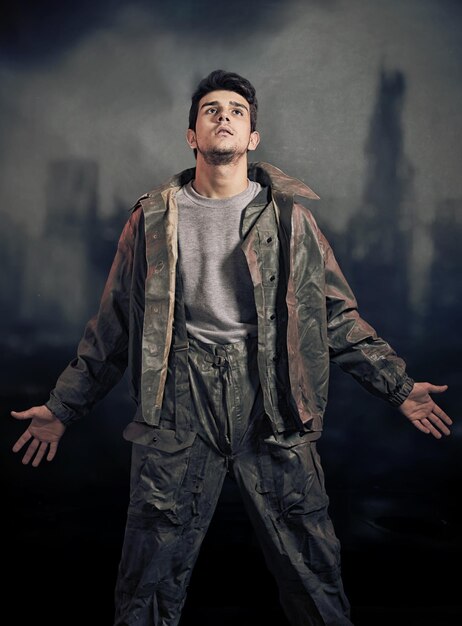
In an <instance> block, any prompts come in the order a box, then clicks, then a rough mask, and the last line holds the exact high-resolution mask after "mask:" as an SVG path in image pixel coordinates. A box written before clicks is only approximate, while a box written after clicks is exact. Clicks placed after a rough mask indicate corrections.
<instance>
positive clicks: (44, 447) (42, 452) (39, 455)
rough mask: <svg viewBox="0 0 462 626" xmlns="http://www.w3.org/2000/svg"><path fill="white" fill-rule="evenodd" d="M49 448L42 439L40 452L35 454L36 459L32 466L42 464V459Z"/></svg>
mask: <svg viewBox="0 0 462 626" xmlns="http://www.w3.org/2000/svg"><path fill="white" fill-rule="evenodd" d="M47 448H48V444H47V443H46V442H45V441H42V443H41V444H40V447H39V449H38V452H37V454H36V455H35V459H34V460H33V461H32V467H37V466H38V465H40V462H41V460H42V459H43V457H44V456H45V452H46V450H47Z"/></svg>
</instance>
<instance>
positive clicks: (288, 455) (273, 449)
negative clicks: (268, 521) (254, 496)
mask: <svg viewBox="0 0 462 626" xmlns="http://www.w3.org/2000/svg"><path fill="white" fill-rule="evenodd" d="M260 466H261V474H262V480H261V481H260V483H259V485H257V490H258V491H260V492H261V493H264V492H265V491H266V492H267V493H269V494H271V495H272V497H273V499H274V500H275V501H276V502H277V505H278V508H279V514H280V515H281V516H283V517H287V516H294V515H305V514H307V513H311V512H314V511H319V510H322V509H325V508H326V507H327V505H328V503H329V499H328V497H327V494H326V492H325V488H324V475H323V471H322V468H321V464H320V460H319V455H318V453H317V451H316V444H315V443H314V442H311V441H308V440H304V439H303V438H300V437H299V436H298V435H297V437H290V438H287V439H283V438H281V439H280V440H276V439H275V438H274V437H269V438H267V439H265V440H264V443H263V448H262V450H261V456H260Z"/></svg>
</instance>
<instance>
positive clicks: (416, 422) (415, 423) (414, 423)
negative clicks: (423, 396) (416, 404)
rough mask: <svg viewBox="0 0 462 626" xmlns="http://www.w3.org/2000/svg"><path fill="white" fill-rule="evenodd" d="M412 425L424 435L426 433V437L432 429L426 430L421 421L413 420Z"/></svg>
mask: <svg viewBox="0 0 462 626" xmlns="http://www.w3.org/2000/svg"><path fill="white" fill-rule="evenodd" d="M411 424H413V426H415V427H416V428H418V429H419V430H421V431H422V432H423V433H425V434H426V435H428V434H429V433H430V429H428V428H426V427H425V426H424V425H423V424H422V422H421V421H420V420H412V421H411Z"/></svg>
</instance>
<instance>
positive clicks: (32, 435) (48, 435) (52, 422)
mask: <svg viewBox="0 0 462 626" xmlns="http://www.w3.org/2000/svg"><path fill="white" fill-rule="evenodd" d="M11 415H12V416H13V417H14V418H15V419H17V420H27V419H30V420H32V421H31V423H30V424H29V426H28V428H27V429H26V431H25V432H24V433H23V434H22V435H21V437H19V439H18V440H17V442H16V443H15V444H14V446H13V452H18V451H19V450H20V449H21V448H22V447H23V446H24V445H25V444H26V443H27V442H28V441H30V443H29V446H28V448H27V450H26V453H25V455H24V457H23V459H22V462H23V463H24V464H25V465H27V463H29V461H30V460H31V459H32V457H33V456H34V454H35V458H34V460H33V461H32V465H33V467H37V466H38V465H40V462H41V461H42V459H43V457H44V456H45V453H46V451H47V450H48V454H47V457H46V458H47V461H52V460H53V459H54V457H55V454H56V451H57V449H58V444H59V440H60V439H61V437H62V436H63V435H64V431H65V430H66V427H65V426H64V424H63V423H62V422H61V420H59V419H58V418H57V417H56V416H55V415H53V413H52V412H51V411H50V409H49V408H48V407H46V406H45V405H42V406H34V407H32V408H30V409H27V411H11ZM31 440H32V441H31Z"/></svg>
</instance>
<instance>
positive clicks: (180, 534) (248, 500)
mask: <svg viewBox="0 0 462 626" xmlns="http://www.w3.org/2000/svg"><path fill="white" fill-rule="evenodd" d="M256 114H257V100H256V97H255V90H254V88H253V86H252V85H251V84H250V83H249V81H247V80H246V79H244V78H242V77H240V76H239V75H237V74H232V73H228V72H224V71H221V70H217V71H215V72H212V73H211V74H210V75H209V76H207V77H206V78H204V79H203V80H202V81H201V82H200V83H199V85H198V87H197V89H196V91H195V93H194V94H193V97H192V104H191V110H190V119H189V129H188V131H187V141H188V143H189V145H190V147H191V148H192V149H193V150H194V152H195V155H196V159H197V164H196V168H195V169H191V170H186V171H184V172H182V173H181V174H178V175H176V176H174V177H173V178H172V179H171V180H170V181H168V182H167V183H166V184H164V185H161V186H160V187H157V188H156V189H154V190H153V191H152V192H150V193H148V194H146V195H145V196H143V197H141V198H140V200H139V201H138V202H137V204H136V205H135V207H134V209H133V212H132V214H131V217H130V219H129V220H128V222H127V224H126V226H125V228H124V231H123V233H122V235H121V238H120V240H119V245H118V251H117V254H116V257H115V260H114V263H113V265H112V268H111V272H110V274H109V278H108V281H107V284H106V287H105V291H104V294H103V297H102V300H101V305H100V309H99V313H98V315H97V316H96V317H95V318H94V319H93V320H91V321H90V322H89V324H88V325H87V328H86V330H85V334H84V336H83V338H82V340H81V342H80V344H79V349H78V356H77V358H76V359H75V360H74V361H72V362H71V363H70V365H69V366H68V367H67V368H66V370H65V371H64V372H63V373H62V375H61V376H60V378H59V380H58V382H57V385H56V387H55V389H54V390H53V391H52V393H51V395H50V399H49V401H48V402H47V404H46V405H44V406H41V407H34V408H31V409H29V410H27V411H23V412H19V413H18V412H14V411H13V412H12V415H13V416H14V417H16V418H18V419H31V420H32V421H31V423H30V425H29V427H28V429H27V430H26V432H25V433H24V434H23V435H22V436H21V437H20V438H19V439H18V441H17V442H16V444H15V446H14V448H13V450H14V451H18V450H19V449H21V448H22V447H23V446H24V445H25V444H26V443H28V442H29V445H28V448H27V450H26V453H25V455H24V458H23V462H24V463H29V462H30V461H31V460H32V465H34V466H37V465H39V464H40V462H41V461H42V459H43V458H44V456H45V455H46V458H47V459H48V460H52V459H53V458H54V456H55V454H56V450H57V447H58V444H59V441H60V439H61V437H62V435H63V434H64V431H65V429H66V426H67V425H68V424H69V423H71V422H72V421H74V420H75V419H77V418H79V417H81V416H83V415H84V414H86V413H88V412H89V411H90V410H91V408H92V407H93V405H94V404H95V402H97V401H98V400H99V399H100V398H101V397H103V396H104V395H105V394H106V393H107V392H108V391H109V390H110V389H111V388H112V386H113V385H114V384H115V383H116V382H117V381H118V380H120V377H121V376H122V374H123V372H124V370H125V368H126V367H127V365H129V367H130V373H131V393H132V396H133V398H134V400H135V402H136V405H137V410H136V414H135V418H134V421H133V422H132V423H130V424H129V425H128V427H127V428H126V429H125V431H124V435H125V437H126V439H128V440H129V441H132V442H133V448H132V450H133V452H132V468H131V493H130V504H129V509H128V518H127V526H126V533H125V539H124V545H123V551H122V557H121V562H120V566H119V577H118V581H117V586H116V587H117V588H116V617H115V624H116V625H117V626H122V625H131V624H135V623H136V624H138V625H140V626H142V625H143V626H154V625H155V626H174V625H176V624H178V621H179V619H180V614H181V609H182V607H183V604H184V601H185V596H186V589H187V585H188V583H189V580H190V576H191V572H192V569H193V566H194V563H195V560H196V558H197V555H198V552H199V548H200V545H201V542H202V539H203V537H204V534H205V532H206V530H207V527H208V524H209V522H210V520H211V517H212V514H213V511H214V509H215V506H216V503H217V500H218V497H219V494H220V490H221V487H222V484H223V480H224V478H225V475H226V473H227V472H229V474H230V475H231V476H232V477H233V478H234V480H235V481H236V482H237V484H238V486H239V489H240V491H241V493H242V497H243V501H244V504H245V507H246V510H247V511H248V514H249V517H250V519H251V521H252V524H253V526H254V528H255V531H256V535H257V537H258V539H259V541H260V542H261V546H262V549H263V552H264V555H265V558H266V561H267V564H268V567H269V568H270V569H271V571H272V572H273V574H274V575H275V577H276V580H277V583H278V586H279V591H280V600H281V604H282V607H283V609H284V611H285V613H286V615H287V617H288V619H289V621H290V623H291V624H293V625H294V626H302V625H303V626H308V625H309V624H311V625H321V624H326V625H335V626H343V625H350V624H351V623H352V622H351V621H350V618H349V604H348V600H347V598H346V597H345V594H344V591H343V586H342V581H341V577H340V558H339V543H338V540H337V538H336V536H335V533H334V530H333V527H332V523H331V520H330V518H329V516H328V512H327V507H328V497H327V495H326V492H325V489H324V479H323V472H322V468H321V464H320V459H319V456H318V453H317V451H316V443H315V442H316V439H318V438H319V436H320V434H321V430H322V418H323V413H324V409H325V405H326V401H327V386H328V372H329V361H330V360H331V361H333V362H335V363H337V364H339V365H340V366H341V367H342V368H343V369H344V370H345V371H347V372H349V373H350V374H352V375H353V376H354V377H355V378H356V379H357V380H358V381H359V382H360V383H361V384H362V385H363V386H364V387H366V389H368V390H369V391H371V392H372V393H374V394H376V395H378V396H379V397H381V398H383V399H384V400H387V401H388V402H390V404H391V405H393V406H397V407H399V410H400V411H401V412H402V413H403V415H404V416H405V417H407V418H408V419H409V420H410V421H411V422H412V424H413V425H414V426H415V427H417V428H418V429H419V430H421V431H422V432H424V433H430V434H432V435H433V436H434V437H436V438H440V437H441V434H442V433H443V434H445V435H448V434H449V432H450V431H449V429H448V426H447V425H450V424H451V423H452V422H451V419H450V418H449V417H448V416H447V415H446V414H445V412H444V411H443V410H442V409H441V408H440V407H438V406H437V405H436V404H435V403H434V402H433V400H432V399H431V397H430V395H429V394H430V393H439V392H442V391H444V390H445V389H446V386H435V385H432V384H430V383H414V381H413V380H412V379H411V378H410V377H409V376H408V374H407V373H406V369H405V364H404V362H403V361H402V360H401V359H400V358H399V357H398V356H397V355H396V353H395V352H394V351H393V350H392V348H391V347H390V346H389V345H388V344H387V343H386V342H385V341H384V340H383V339H381V338H379V337H378V336H377V335H376V333H375V331H374V330H373V329H372V328H371V327H370V326H369V325H368V324H367V323H366V322H365V321H364V320H362V319H361V317H360V316H359V314H358V311H357V307H356V301H355V299H354V296H353V294H352V292H351V290H350V288H349V286H348V284H347V283H346V281H345V278H344V277H343V275H342V273H341V271H340V269H339V267H338V265H337V263H336V261H335V258H334V256H333V253H332V250H331V248H330V246H329V244H328V242H327V241H326V239H325V238H324V236H323V235H322V233H321V232H320V230H319V228H318V227H317V225H316V222H315V220H314V219H313V217H312V215H311V213H310V212H309V210H308V209H307V208H305V207H304V206H303V205H302V204H299V203H297V202H294V195H297V196H302V197H305V198H308V199H316V198H317V196H316V194H315V193H314V192H313V191H312V190H311V189H310V188H309V187H307V186H306V185H305V184H303V183H302V182H301V181H299V180H296V179H294V178H290V177H289V176H286V175H285V174H284V173H283V172H281V171H280V170H278V169H277V168H275V167H273V166H271V165H268V164H265V163H256V164H251V165H249V164H248V160H247V154H248V151H251V150H255V148H256V147H257V145H258V143H259V139H260V138H259V134H258V132H257V131H256Z"/></svg>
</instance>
